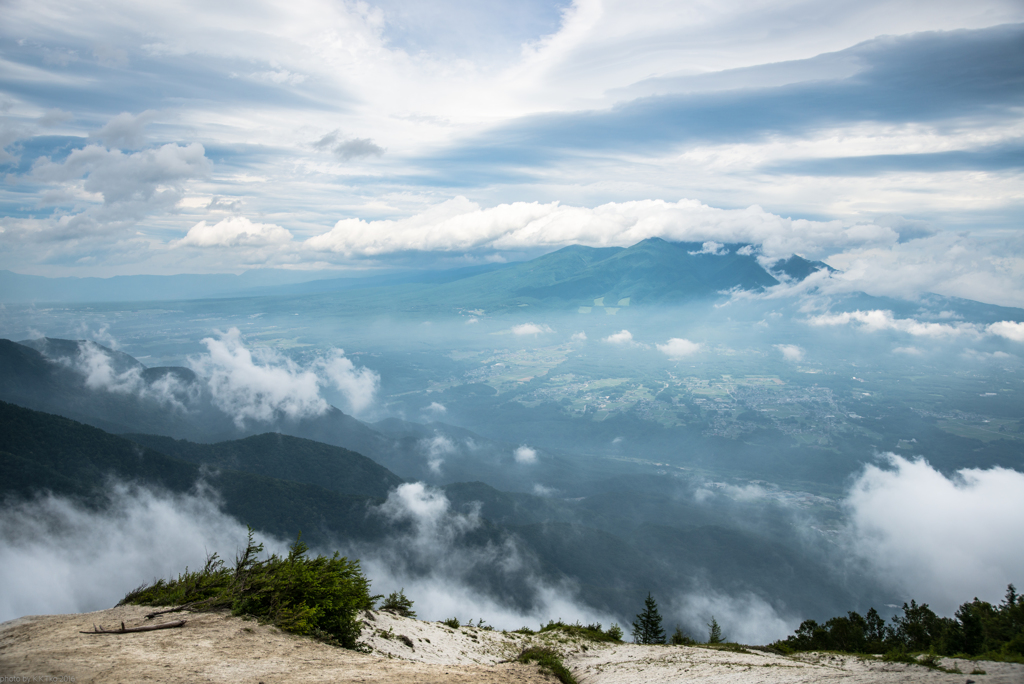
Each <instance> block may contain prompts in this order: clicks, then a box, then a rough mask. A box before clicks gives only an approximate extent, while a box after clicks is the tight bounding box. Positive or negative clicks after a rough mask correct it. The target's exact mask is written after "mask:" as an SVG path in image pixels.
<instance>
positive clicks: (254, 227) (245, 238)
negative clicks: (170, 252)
mask: <svg viewBox="0 0 1024 684" xmlns="http://www.w3.org/2000/svg"><path fill="white" fill-rule="evenodd" d="M291 239H292V234H291V232H289V231H288V230H286V229H285V228H282V227H281V226H278V225H275V224H273V223H253V222H252V221H250V220H249V219H247V218H245V217H244V216H232V217H230V218H226V219H223V220H221V221H218V222H217V223H215V224H213V225H212V226H211V225H209V224H207V223H206V221H200V222H199V223H197V224H196V225H194V226H192V228H190V229H189V231H188V233H187V234H186V235H185V237H183V238H182V239H181V240H180V241H179V242H178V243H177V244H180V245H191V246H194V247H233V246H236V245H252V246H258V245H269V244H281V243H285V242H288V241H289V240H291Z"/></svg>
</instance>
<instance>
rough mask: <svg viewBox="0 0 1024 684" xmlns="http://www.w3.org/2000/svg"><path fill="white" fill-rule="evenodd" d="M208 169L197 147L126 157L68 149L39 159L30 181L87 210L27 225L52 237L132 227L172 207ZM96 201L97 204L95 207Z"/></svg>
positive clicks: (88, 148) (167, 148) (104, 151)
mask: <svg viewBox="0 0 1024 684" xmlns="http://www.w3.org/2000/svg"><path fill="white" fill-rule="evenodd" d="M210 170H211V164H210V161H209V160H208V159H207V158H206V151H205V149H204V148H203V146H202V145H200V144H199V143H192V144H190V145H185V146H179V145H175V144H173V143H169V144H167V145H163V146H162V147H159V148H156V149H148V150H142V151H139V152H134V153H132V154H125V153H123V152H121V151H120V150H108V149H106V148H105V147H102V146H100V145H87V146H85V147H83V148H81V149H75V150H72V151H71V153H70V154H68V155H67V157H66V158H65V159H64V160H63V161H60V162H55V161H52V160H51V159H49V158H40V159H37V160H36V161H35V163H34V164H33V165H32V172H31V176H32V179H33V180H35V181H38V182H42V183H47V184H51V185H53V184H56V185H57V187H58V190H59V192H57V195H59V196H61V197H64V196H66V197H80V198H81V199H83V200H86V201H85V202H83V203H84V204H86V205H91V206H87V208H86V209H84V210H81V211H79V212H78V213H64V214H62V215H59V216H58V217H56V218H53V219H48V220H46V221H41V222H37V223H36V224H32V225H35V226H36V228H35V230H36V232H37V233H38V234H40V235H41V236H48V237H51V238H53V239H66V238H80V237H82V235H83V234H87V233H89V232H97V231H100V232H102V231H107V230H111V229H116V228H127V227H130V226H134V222H136V221H138V220H140V219H141V218H143V217H145V216H147V215H149V214H151V213H153V212H157V211H159V210H170V209H172V208H173V207H174V205H175V204H177V203H178V201H180V200H181V198H182V197H183V196H184V188H185V184H186V183H187V182H188V181H190V180H193V179H197V178H202V177H205V176H206V175H207V174H208V173H209V172H210ZM83 191H84V193H87V195H86V196H83ZM93 195H98V196H99V197H98V198H96V197H92V196H93ZM96 199H101V200H102V202H101V203H96Z"/></svg>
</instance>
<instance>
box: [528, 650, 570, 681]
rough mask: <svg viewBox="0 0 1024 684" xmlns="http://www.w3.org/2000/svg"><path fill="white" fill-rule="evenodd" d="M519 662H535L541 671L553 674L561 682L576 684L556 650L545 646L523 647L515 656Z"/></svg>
mask: <svg viewBox="0 0 1024 684" xmlns="http://www.w3.org/2000/svg"><path fill="white" fill-rule="evenodd" d="M516 660H518V661H519V662H521V663H532V662H535V663H537V664H538V665H540V669H541V672H547V673H550V674H553V675H554V676H555V677H557V678H558V680H559V681H561V682H562V684H577V682H576V678H575V677H573V675H572V672H570V671H569V668H567V667H566V666H565V664H564V663H562V657H561V656H560V655H558V652H557V651H555V650H554V649H552V648H548V647H547V646H531V647H530V648H527V649H524V650H523V652H522V653H520V654H519V657H518V658H516Z"/></svg>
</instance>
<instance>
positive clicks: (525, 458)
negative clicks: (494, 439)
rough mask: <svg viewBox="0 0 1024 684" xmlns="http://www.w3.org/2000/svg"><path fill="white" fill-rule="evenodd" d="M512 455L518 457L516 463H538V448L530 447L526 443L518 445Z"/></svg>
mask: <svg viewBox="0 0 1024 684" xmlns="http://www.w3.org/2000/svg"><path fill="white" fill-rule="evenodd" d="M512 455H513V456H514V457H515V459H516V463H536V462H537V450H536V449H534V448H532V447H528V446H526V445H525V444H523V445H522V446H520V447H518V448H517V449H516V450H515V451H514V452H513V453H512Z"/></svg>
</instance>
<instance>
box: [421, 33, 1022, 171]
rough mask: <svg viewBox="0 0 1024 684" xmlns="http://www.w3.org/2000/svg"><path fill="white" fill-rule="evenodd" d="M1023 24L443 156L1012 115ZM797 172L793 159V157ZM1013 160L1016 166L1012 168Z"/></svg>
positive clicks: (502, 131) (518, 160)
mask: <svg viewBox="0 0 1024 684" xmlns="http://www.w3.org/2000/svg"><path fill="white" fill-rule="evenodd" d="M1022 35H1024V27H1021V26H1000V27H994V28H990V29H982V30H976V31H961V32H954V33H927V34H920V35H915V36H905V37H897V38H890V37H886V38H878V39H875V40H871V41H867V42H866V43H863V44H861V45H857V46H855V47H851V48H848V49H847V50H846V51H844V52H847V53H848V55H844V56H846V57H847V58H848V59H847V61H848V62H856V63H859V65H860V69H859V70H858V71H857V73H856V74H853V75H847V74H842V76H844V77H842V78H836V79H825V80H815V81H812V82H809V83H800V84H787V85H784V86H777V87H769V88H744V89H740V90H727V91H724V92H711V93H685V94H668V95H665V94H663V95H656V96H652V97H649V98H644V99H638V100H635V101H629V102H625V103H622V104H619V105H617V106H615V107H613V108H611V109H609V110H606V111H587V112H580V113H567V114H547V115H537V116H535V117H532V118H524V119H522V120H520V121H517V122H514V123H512V124H509V125H507V126H505V127H501V128H496V129H494V130H491V131H488V132H487V133H486V134H484V135H483V136H482V137H480V138H479V139H477V140H474V141H473V143H472V144H471V145H467V146H465V147H463V148H461V149H455V150H452V151H450V152H446V153H444V154H443V155H442V156H441V158H442V159H445V160H447V161H449V162H457V161H463V162H469V163H479V162H481V161H485V160H486V161H490V162H491V163H506V162H507V163H510V164H515V165H522V164H523V163H524V162H533V163H537V164H543V163H548V162H551V161H553V160H554V159H557V158H558V157H562V156H566V155H574V154H578V153H582V152H585V151H587V150H595V151H596V150H604V151H607V150H616V149H627V148H628V149H634V150H635V149H637V148H639V149H644V148H648V149H650V148H662V147H663V146H665V145H679V144H683V143H685V142H687V141H690V142H703V143H708V142H711V143H717V142H723V141H726V140H730V141H732V140H735V139H736V138H740V139H746V140H749V141H759V140H761V139H763V138H764V137H766V136H769V135H787V136H788V135H802V134H804V133H805V132H806V131H807V130H808V129H814V128H825V127H835V126H837V125H843V124H845V125H849V124H855V123H860V122H871V123H887V124H902V123H907V122H924V121H928V122H936V121H943V120H954V119H963V118H968V119H970V118H984V119H993V118H1002V119H1004V120H1009V119H1011V118H1012V117H1014V111H1015V110H1016V108H1017V107H1019V106H1020V105H1021V104H1022V103H1024V95H1022V94H1021V90H1020V88H1019V87H1016V86H1017V84H1018V82H1019V65H1020V61H1021V48H1020V44H1021V38H1022ZM791 164H792V168H793V170H798V166H797V165H796V163H791ZM1018 165H1019V164H1018Z"/></svg>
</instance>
